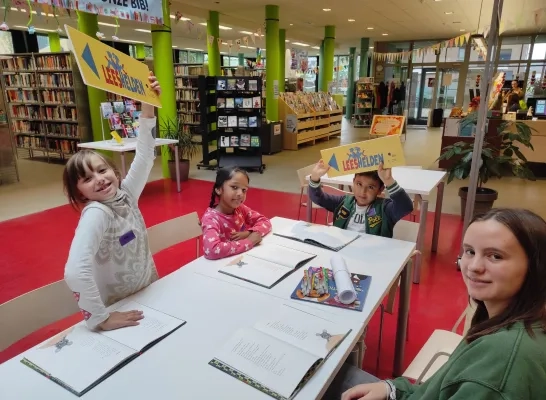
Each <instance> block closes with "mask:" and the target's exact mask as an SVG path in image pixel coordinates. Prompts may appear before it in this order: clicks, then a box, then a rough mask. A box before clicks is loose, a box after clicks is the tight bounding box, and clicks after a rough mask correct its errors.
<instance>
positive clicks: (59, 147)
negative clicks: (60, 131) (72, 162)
mask: <svg viewBox="0 0 546 400" xmlns="http://www.w3.org/2000/svg"><path fill="white" fill-rule="evenodd" d="M47 146H48V147H47V148H48V150H56V151H60V152H63V153H64V154H73V153H76V152H77V151H78V141H77V140H67V139H48V140H47Z"/></svg>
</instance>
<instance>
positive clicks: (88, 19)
mask: <svg viewBox="0 0 546 400" xmlns="http://www.w3.org/2000/svg"><path fill="white" fill-rule="evenodd" d="M98 22H99V21H98V16H97V15H96V14H88V13H85V12H82V11H79V12H78V30H79V31H80V32H82V33H85V34H86V35H89V36H91V37H92V38H96V34H97V32H98V31H99V24H98ZM87 98H88V100H89V114H90V118H91V129H92V131H93V140H94V141H99V140H102V129H103V128H104V136H105V137H109V134H110V128H109V126H108V123H107V121H106V120H104V119H102V116H101V112H100V103H104V102H106V92H105V91H103V90H100V89H97V88H94V87H91V86H87Z"/></svg>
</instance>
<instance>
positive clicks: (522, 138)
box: [438, 112, 536, 187]
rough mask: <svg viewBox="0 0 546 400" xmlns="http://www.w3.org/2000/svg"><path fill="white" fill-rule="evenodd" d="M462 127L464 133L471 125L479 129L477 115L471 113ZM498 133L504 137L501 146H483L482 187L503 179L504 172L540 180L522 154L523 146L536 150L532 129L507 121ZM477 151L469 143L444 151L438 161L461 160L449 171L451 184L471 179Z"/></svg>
mask: <svg viewBox="0 0 546 400" xmlns="http://www.w3.org/2000/svg"><path fill="white" fill-rule="evenodd" d="M460 124H461V129H463V128H464V127H466V126H468V125H476V124H477V112H473V113H470V114H469V115H468V116H466V117H465V118H463V119H462V120H461V122H460ZM497 133H498V135H499V136H500V137H501V143H500V146H498V145H495V146H493V145H491V144H490V143H488V142H486V141H484V143H483V147H482V152H481V162H480V170H479V173H478V186H479V187H482V186H483V184H485V183H487V181H488V180H489V179H490V178H491V177H496V178H501V177H502V172H503V171H506V170H509V171H510V172H511V173H512V174H513V175H514V176H517V177H518V178H522V179H529V180H531V181H534V180H536V178H535V175H534V174H533V172H532V171H531V170H530V169H529V167H528V166H527V158H525V156H524V155H523V154H522V152H521V150H520V148H521V146H525V147H527V148H530V149H531V150H534V148H533V145H532V144H531V137H532V133H531V128H529V126H527V125H526V124H524V123H522V122H519V121H503V122H502V123H501V124H500V125H499V127H498V130H497ZM473 151H474V143H467V142H457V143H455V144H453V145H451V146H446V147H444V148H443V149H442V153H441V154H440V157H438V160H449V159H451V158H452V157H457V158H458V160H457V161H456V162H455V163H454V164H453V166H451V167H450V168H448V170H447V173H448V177H447V183H450V182H452V181H453V180H454V179H466V178H468V176H469V175H470V167H471V164H472V152H473Z"/></svg>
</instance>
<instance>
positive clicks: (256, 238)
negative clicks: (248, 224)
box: [248, 232, 262, 246]
mask: <svg viewBox="0 0 546 400" xmlns="http://www.w3.org/2000/svg"><path fill="white" fill-rule="evenodd" d="M248 240H250V241H251V242H252V244H253V245H254V246H256V245H257V244H258V243H260V242H261V241H262V234H261V233H260V232H251V233H250V235H248Z"/></svg>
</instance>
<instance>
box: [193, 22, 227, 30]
mask: <svg viewBox="0 0 546 400" xmlns="http://www.w3.org/2000/svg"><path fill="white" fill-rule="evenodd" d="M199 25H203V26H207V23H206V22H200V23H199ZM218 29H222V30H224V31H230V30H231V29H232V28H230V27H229V26H223V25H218Z"/></svg>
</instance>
